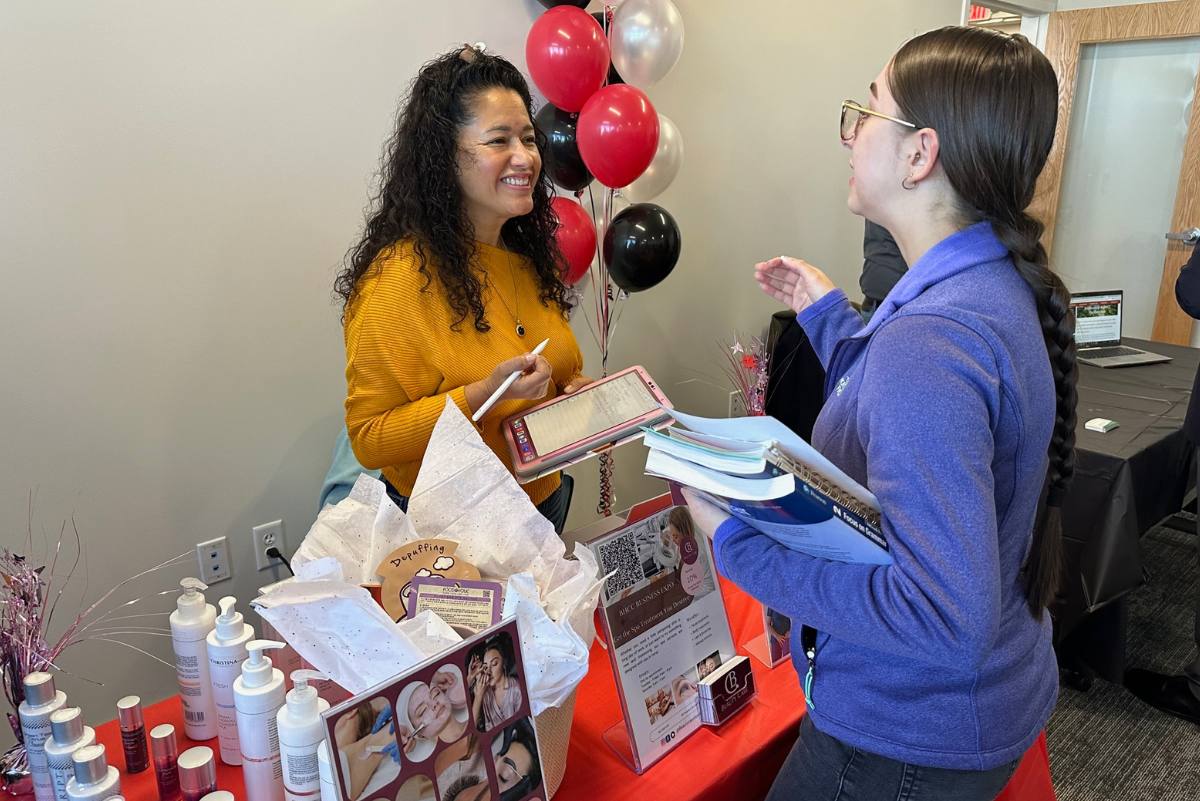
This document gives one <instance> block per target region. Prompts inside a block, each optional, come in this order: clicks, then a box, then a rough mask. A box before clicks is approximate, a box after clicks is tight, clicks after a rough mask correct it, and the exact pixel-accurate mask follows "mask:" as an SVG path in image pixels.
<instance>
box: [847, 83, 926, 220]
mask: <svg viewBox="0 0 1200 801" xmlns="http://www.w3.org/2000/svg"><path fill="white" fill-rule="evenodd" d="M889 69H890V65H889V67H884V68H883V70H882V71H881V72H880V73H879V75H878V76H877V77H876V78H875V81H874V83H872V84H871V89H870V97H869V100H868V101H867V103H866V106H867V108H870V109H871V110H873V111H878V112H880V113H881V114H887V115H889V116H892V117H898V118H902V115H901V114H900V110H899V109H898V108H897V106H896V101H895V99H894V98H893V97H892V92H891V89H890V88H889V86H888V72H889ZM911 132H912V129H911V128H907V127H905V126H903V125H900V124H898V123H895V122H892V121H891V120H886V119H883V118H882V117H876V116H873V115H867V114H864V115H863V116H862V118H861V119H860V121H859V124H858V128H857V129H856V131H855V134H854V136H853V137H852V138H851V139H850V140H849V141H848V142H843V144H844V145H845V146H846V147H847V148H848V149H849V150H850V173H851V174H850V192H849V197H847V199H846V205H847V206H848V207H849V208H850V211H852V212H854V213H855V214H858V215H860V216H862V217H866V218H867V219H868V220H872V221H874V222H876V223H879V224H880V225H882V226H884V227H885V228H890V226H889V225H888V220H890V218H891V216H892V215H891V214H890V213H889V210H890V209H891V208H892V207H893V206H894V204H895V201H896V200H897V199H898V198H899V197H901V196H902V194H903V193H904V192H905V191H906V190H905V189H904V188H903V187H902V186H901V182H902V181H903V180H904V179H905V178H906V176H907V175H908V171H909V166H908V162H907V160H906V157H905V151H904V147H903V145H904V142H905V141H906V138H907V137H908V136H909V135H910V134H911Z"/></svg>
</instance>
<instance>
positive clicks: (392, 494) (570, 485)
mask: <svg viewBox="0 0 1200 801" xmlns="http://www.w3.org/2000/svg"><path fill="white" fill-rule="evenodd" d="M379 480H380V481H382V482H383V486H384V487H386V488H387V494H388V497H389V498H391V499H392V501H394V502H395V504H396V505H397V506H399V507H400V511H402V512H407V511H408V496H407V495H401V494H400V492H399V490H397V489H396V488H395V487H393V486H392V484H391V482H390V481H388V480H387V479H386V478H383V477H382V476H380V479H379ZM574 491H575V479H573V478H571V477H570V476H569V475H567V474H566V473H563V474H562V483H561V484H559V485H558V489H556V490H555V491H554V492H552V493H550V497H549V498H547V499H546V500H544V501H542V502H541V503H539V504H538V505H537V510H538V511H539V512H540V513H541V515H542V517H544V518H546V519H547V520H549V521H550V522H551V523H553V524H554V533H555V534H558V535H559V536H562V533H563V527H564V526H566V524H567V512H568V511H570V509H571V495H573V494H574Z"/></svg>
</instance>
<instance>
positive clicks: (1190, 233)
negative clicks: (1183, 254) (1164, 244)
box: [1167, 228, 1200, 245]
mask: <svg viewBox="0 0 1200 801" xmlns="http://www.w3.org/2000/svg"><path fill="white" fill-rule="evenodd" d="M1167 239H1170V240H1173V241H1175V242H1182V243H1183V244H1185V245H1194V244H1196V243H1197V242H1200V228H1191V229H1189V230H1187V231H1172V232H1171V233H1169V234H1167Z"/></svg>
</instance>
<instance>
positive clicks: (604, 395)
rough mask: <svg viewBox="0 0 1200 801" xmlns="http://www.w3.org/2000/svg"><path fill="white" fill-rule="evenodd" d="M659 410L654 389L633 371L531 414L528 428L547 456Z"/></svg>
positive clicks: (539, 452) (528, 417)
mask: <svg viewBox="0 0 1200 801" xmlns="http://www.w3.org/2000/svg"><path fill="white" fill-rule="evenodd" d="M658 407H659V402H658V400H657V399H656V398H655V397H654V395H652V394H651V393H650V389H649V388H648V387H647V386H646V385H645V383H643V382H642V379H641V377H640V376H638V374H637V373H636V372H632V373H626V374H625V375H623V376H621V377H620V378H614V379H613V380H612V381H606V382H605V383H603V384H601V385H599V386H597V387H595V388H594V389H592V388H588V389H582V390H580V391H579V393H578V394H576V395H572V396H570V397H568V398H567V399H566V400H564V401H560V402H559V403H554V404H551V405H550V406H547V407H546V408H545V409H540V410H538V411H536V412H533V413H532V414H529V415H527V416H526V417H525V427H526V429H527V430H528V431H529V439H530V440H531V441H532V442H533V448H534V450H536V451H537V452H538V454H540V455H542V456H545V455H547V454H551V453H554V452H555V451H557V450H561V449H562V448H565V447H567V446H568V445H574V444H575V443H576V442H579V441H581V440H585V439H587V438H589V437H591V436H593V435H595V434H599V433H600V432H601V431H607V430H608V429H610V428H614V427H615V426H619V425H621V424H622V423H626V422H628V421H630V420H636V419H637V418H639V417H641V416H642V415H644V414H646V413H647V412H652V411H654V410H655V409H657V408H658Z"/></svg>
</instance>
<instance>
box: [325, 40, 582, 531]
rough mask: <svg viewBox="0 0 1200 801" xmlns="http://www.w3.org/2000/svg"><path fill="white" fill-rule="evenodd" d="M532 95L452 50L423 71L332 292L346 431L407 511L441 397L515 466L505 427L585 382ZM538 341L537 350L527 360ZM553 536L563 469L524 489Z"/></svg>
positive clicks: (499, 63)
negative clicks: (513, 376) (337, 313)
mask: <svg viewBox="0 0 1200 801" xmlns="http://www.w3.org/2000/svg"><path fill="white" fill-rule="evenodd" d="M532 112H533V108H532V100H531V98H530V93H529V87H528V86H527V84H526V82H525V79H524V78H523V77H522V76H521V73H520V72H519V71H518V70H517V68H516V67H514V66H513V65H512V64H510V63H509V62H508V61H506V60H504V59H503V58H500V57H498V56H493V55H490V54H487V53H484V52H483V50H482V47H480V46H464V47H462V48H458V49H455V50H453V51H451V52H448V53H446V54H444V55H442V56H440V57H438V58H436V59H434V60H433V61H431V62H429V63H428V64H426V65H425V66H424V67H422V68H421V71H420V72H419V73H418V74H417V77H416V79H415V80H414V81H413V83H412V87H411V90H410V92H409V95H408V98H407V100H406V102H405V103H404V105H403V108H402V109H401V111H400V115H399V119H398V122H397V126H396V130H395V132H394V134H393V135H392V137H391V139H390V140H389V142H388V144H387V147H386V152H385V155H384V160H383V167H382V177H381V183H380V191H379V195H378V197H377V198H376V201H375V203H374V206H373V208H372V210H371V211H370V212H369V214H368V218H367V222H366V226H365V230H364V231H363V235H362V238H361V239H360V241H359V242H358V244H356V245H355V246H354V247H353V248H351V250H350V252H349V254H348V256H347V265H346V268H345V269H344V270H343V271H342V273H341V274H340V275H339V276H338V278H337V282H336V284H335V290H336V292H337V293H338V295H340V296H341V298H342V299H343V301H344V307H343V315H342V318H343V319H342V322H343V325H344V327H345V339H346V387H347V391H346V427H347V430H348V433H349V437H350V443H351V445H352V446H353V449H354V453H355V455H356V456H357V458H358V460H359V462H361V463H362V465H363V466H364V467H366V468H368V469H381V470H382V472H383V478H384V480H385V481H386V482H387V484H388V487H389V495H391V496H392V497H393V499H394V500H396V501H397V503H399V504H400V506H401V508H407V502H408V496H409V495H410V494H411V493H412V489H413V484H414V482H415V481H416V477H417V471H418V470H419V468H420V466H421V459H422V456H423V455H424V453H425V448H426V446H427V445H428V443H429V436H430V434H431V433H432V431H433V426H434V424H435V423H436V422H437V420H438V417H439V415H440V414H441V413H442V410H443V409H444V407H445V405H446V402H447V399H449V400H450V401H451V402H453V403H454V404H455V405H457V406H458V408H459V409H460V410H461V411H462V413H463V414H464V415H466V416H467V417H470V416H471V415H472V414H473V413H474V412H475V410H476V409H478V408H479V407H480V406H481V405H482V404H483V403H484V401H486V400H487V398H488V397H489V396H490V395H491V394H492V392H493V391H495V390H496V389H497V388H498V387H499V386H500V384H501V383H502V382H503V381H504V379H505V378H506V377H507V376H508V375H509V374H510V373H512V372H515V371H520V372H521V376H520V377H519V378H518V379H517V380H516V381H515V382H514V383H513V384H512V386H511V387H509V389H508V390H507V391H506V392H505V394H504V396H503V398H502V399H501V400H500V402H498V403H497V404H496V405H495V406H493V407H492V409H491V410H490V411H489V412H488V413H487V414H486V415H484V417H483V418H482V419H481V420H480V421H479V424H478V426H479V431H480V434H481V435H482V437H483V440H484V442H486V443H487V444H488V446H489V447H491V448H492V450H493V451H495V453H496V455H497V456H498V457H500V459H501V460H503V461H504V462H505V463H506V464H508V465H509V466H510V468H511V460H510V457H509V455H508V450H507V448H506V447H505V444H504V437H503V433H502V430H501V422H502V421H503V420H504V419H505V418H506V417H509V416H510V415H512V414H515V413H517V412H520V411H521V410H523V409H526V408H528V407H530V406H532V405H534V404H535V403H537V402H539V401H541V400H543V399H544V398H547V397H554V396H556V395H559V394H563V393H570V392H574V391H575V390H577V389H578V388H580V387H581V386H583V385H584V384H586V383H588V379H586V378H584V377H583V376H582V375H581V371H582V368H583V358H582V356H581V355H580V352H579V346H578V344H577V343H576V341H575V337H574V335H573V334H572V332H571V327H570V325H569V324H568V321H567V311H568V309H569V306H568V302H567V289H566V286H565V285H564V284H563V282H562V277H561V276H562V268H563V264H564V262H563V259H562V256H561V254H560V253H559V251H558V248H557V246H556V244H555V240H554V230H555V227H556V225H557V223H556V221H555V218H554V216H553V213H552V211H551V207H550V199H551V197H552V190H551V187H550V183H549V179H548V178H547V177H546V175H545V174H544V173H543V172H542V169H541V167H542V157H541V152H540V143H539V139H538V134H537V133H536V131H535V129H534V127H533V122H532ZM543 339H549V340H550V343H549V346H548V347H547V348H546V350H545V351H544V352H543V353H542V354H541V355H540V356H534V355H531V354H530V353H529V351H530V350H531V349H532V345H533V344H535V343H537V342H540V341H541V340H543ZM524 488H525V491H526V492H527V493H528V494H529V497H530V499H531V500H532V501H533V502H534V503H535V504H537V505H538V509H539V511H541V513H542V514H543V515H544V516H545V517H546V518H547V519H549V520H550V521H551V522H552V523H554V524H555V528H556V529H557V530H558V531H560V532H561V530H562V524H563V522H564V520H565V518H566V513H567V505H568V502H569V497H568V493H567V492H565V491H564V490H563V489H562V485H561V478H560V474H554V475H552V476H547V477H545V478H541V479H538V480H537V481H533V482H530V483H529V484H526V485H525V486H524Z"/></svg>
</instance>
